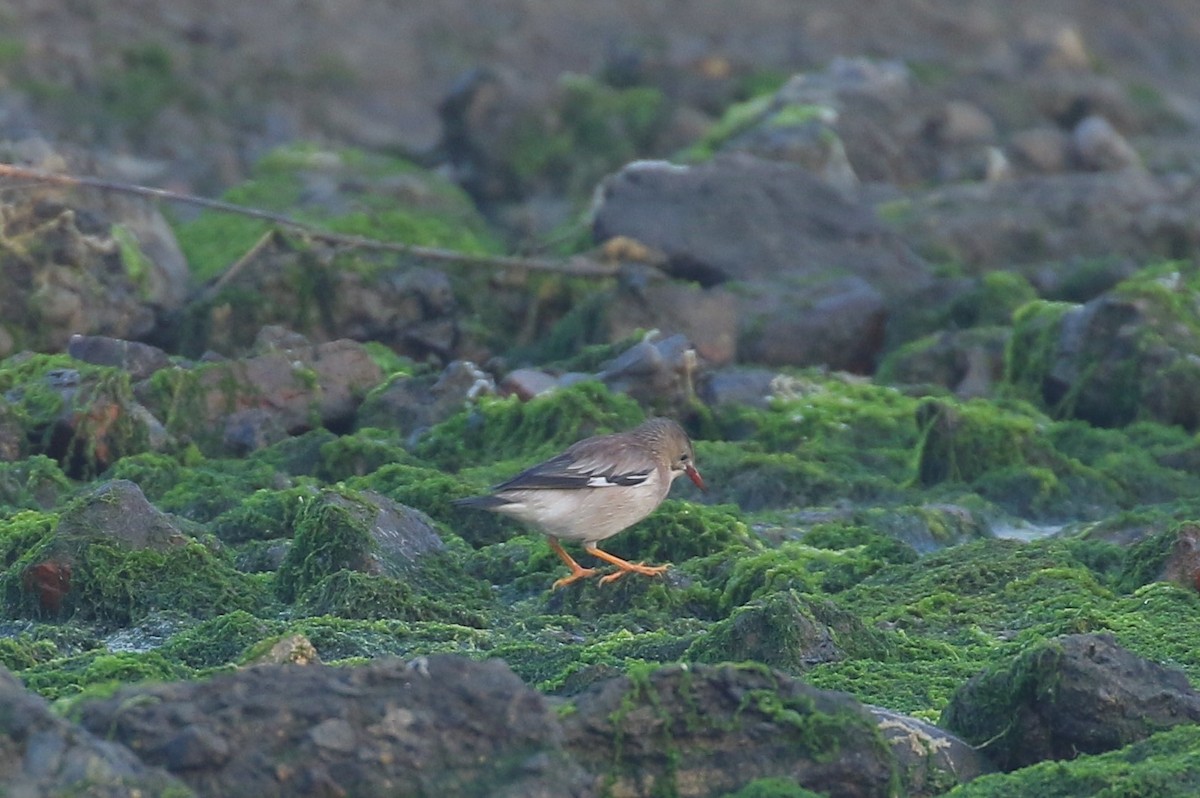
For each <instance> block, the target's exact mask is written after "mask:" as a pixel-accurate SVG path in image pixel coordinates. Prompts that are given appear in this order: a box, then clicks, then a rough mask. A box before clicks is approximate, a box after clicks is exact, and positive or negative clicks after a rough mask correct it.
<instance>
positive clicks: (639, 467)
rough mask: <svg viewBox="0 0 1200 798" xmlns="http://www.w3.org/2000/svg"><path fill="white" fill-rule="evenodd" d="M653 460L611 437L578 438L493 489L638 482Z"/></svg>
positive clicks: (647, 473)
mask: <svg viewBox="0 0 1200 798" xmlns="http://www.w3.org/2000/svg"><path fill="white" fill-rule="evenodd" d="M655 467H656V464H655V462H654V460H653V459H652V458H651V457H648V456H647V455H646V453H645V452H644V451H643V450H641V449H639V448H637V447H633V446H613V445H612V443H611V440H607V441H606V440H604V439H600V440H595V439H590V440H585V441H580V442H579V443H577V444H575V445H574V446H572V447H571V448H569V449H567V450H566V451H565V452H563V453H562V454H560V455H557V456H556V457H552V458H550V459H549V460H547V461H545V462H544V463H538V464H537V465H535V466H533V467H532V468H529V469H526V470H525V471H522V472H521V473H520V474H517V475H516V476H515V477H513V478H512V479H510V480H508V481H507V482H503V483H501V484H499V485H497V486H496V487H495V488H493V490H495V491H504V490H572V489H583V488H605V487H622V486H624V487H629V486H632V485H640V484H642V483H643V482H645V481H646V480H647V479H649V478H650V475H651V474H652V473H654V469H655Z"/></svg>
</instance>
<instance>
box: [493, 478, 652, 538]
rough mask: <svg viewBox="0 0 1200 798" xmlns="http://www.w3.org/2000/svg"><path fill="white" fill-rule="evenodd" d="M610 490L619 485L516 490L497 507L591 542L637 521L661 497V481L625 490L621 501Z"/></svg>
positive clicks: (548, 529) (553, 531) (552, 532)
mask: <svg viewBox="0 0 1200 798" xmlns="http://www.w3.org/2000/svg"><path fill="white" fill-rule="evenodd" d="M609 490H618V489H617V488H611V489H597V490H589V491H578V490H526V491H512V492H511V493H509V494H507V495H506V496H505V498H506V499H509V500H510V501H511V502H512V503H511V504H508V505H506V506H504V507H498V508H496V509H497V511H498V512H502V513H504V514H506V515H511V516H513V517H514V518H517V519H519V520H521V521H525V522H526V523H528V524H531V525H533V526H536V527H538V528H539V529H540V530H541V531H543V532H545V533H547V534H549V535H553V536H554V537H556V538H560V539H562V540H573V541H580V542H582V543H585V544H587V543H595V542H597V541H601V540H604V539H605V538H610V537H612V536H613V535H615V534H617V533H618V532H620V531H621V530H622V529H625V528H626V527H628V526H632V525H633V524H636V523H637V522H638V521H641V520H642V519H643V518H645V517H646V516H647V515H649V514H650V512H651V511H652V510H653V509H654V508H655V507H657V506H658V504H659V502H660V501H661V494H660V491H659V487H658V486H657V485H645V486H640V487H639V488H637V489H633V490H629V489H626V490H623V491H621V493H620V494H619V496H620V499H621V500H620V501H614V499H616V498H617V496H616V495H608V493H609ZM581 494H583V495H581Z"/></svg>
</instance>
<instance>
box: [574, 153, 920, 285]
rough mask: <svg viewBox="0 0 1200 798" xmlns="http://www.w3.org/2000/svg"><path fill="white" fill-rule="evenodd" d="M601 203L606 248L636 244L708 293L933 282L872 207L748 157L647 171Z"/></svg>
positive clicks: (609, 188)
mask: <svg viewBox="0 0 1200 798" xmlns="http://www.w3.org/2000/svg"><path fill="white" fill-rule="evenodd" d="M598 197H599V202H598V204H597V206H596V208H595V220H594V227H593V234H594V236H595V238H596V240H597V241H600V242H603V241H606V240H608V239H609V238H612V237H614V236H627V237H629V238H633V239H636V240H638V241H640V242H642V243H643V244H646V245H647V246H651V247H654V248H656V249H658V250H661V251H662V252H664V253H665V254H666V256H667V262H666V264H665V267H664V268H665V271H666V272H667V273H669V274H671V275H672V276H675V277H679V278H682V279H687V280H694V281H696V282H699V283H700V284H701V285H715V284H718V283H722V282H726V281H729V280H741V281H764V280H767V281H771V280H785V279H786V280H794V281H798V280H806V281H810V282H815V281H820V280H828V279H831V276H832V274H833V273H836V274H838V275H839V276H841V275H844V274H845V272H846V270H847V269H851V270H852V271H853V273H854V274H856V275H858V276H859V277H861V278H862V279H863V280H866V281H867V282H869V283H870V284H872V285H874V286H875V287H876V288H878V289H879V290H881V291H885V292H894V291H903V290H905V289H909V288H911V287H912V286H913V284H914V283H918V284H919V283H921V282H924V281H925V280H927V279H928V274H927V272H926V267H925V265H924V264H923V263H922V262H921V261H920V259H919V258H917V257H916V256H915V255H913V254H912V252H911V251H910V250H909V249H908V247H907V245H906V244H905V243H904V241H903V240H902V239H900V237H899V236H897V235H895V234H894V233H892V232H891V231H890V230H889V229H888V228H887V227H885V226H884V225H882V224H881V223H880V222H879V221H878V220H877V219H876V218H875V216H874V214H873V213H872V212H871V210H870V209H869V208H868V207H866V206H864V205H860V204H857V203H854V202H852V201H848V200H847V199H846V198H845V197H843V196H842V195H841V194H840V193H839V192H837V191H835V190H834V189H832V188H830V187H829V186H828V185H826V184H825V183H823V182H822V181H820V180H818V179H817V178H815V177H813V176H812V175H811V174H810V173H809V172H808V171H807V170H805V169H803V168H801V167H798V166H795V165H792V164H783V163H772V162H767V161H761V160H758V159H755V158H749V157H746V156H728V157H720V158H717V159H716V160H714V161H713V162H711V163H706V164H702V165H700V166H695V167H679V166H674V165H670V164H666V163H660V162H640V163H635V164H631V165H629V166H627V167H625V168H624V169H622V170H621V171H620V172H618V173H617V174H615V175H613V176H611V177H609V178H608V179H607V180H605V181H604V183H603V184H602V185H601V187H600V189H599V192H598Z"/></svg>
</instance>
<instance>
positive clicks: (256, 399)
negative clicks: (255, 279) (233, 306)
mask: <svg viewBox="0 0 1200 798" xmlns="http://www.w3.org/2000/svg"><path fill="white" fill-rule="evenodd" d="M289 343H291V344H292V345H291V346H290V347H289V348H280V347H277V346H272V345H269V344H266V345H264V348H263V350H262V351H260V352H259V353H258V354H255V355H253V356H251V357H248V358H244V359H240V360H231V361H220V362H215V363H204V364H199V365H196V366H194V367H193V368H190V369H185V368H178V367H177V368H171V369H163V370H160V371H158V372H156V373H155V374H154V375H153V376H152V377H151V378H150V379H149V380H148V381H146V382H144V383H141V384H140V385H139V387H138V393H139V395H140V396H141V397H142V398H143V400H144V401H145V402H146V404H147V406H148V407H149V408H150V409H151V410H152V411H153V412H154V413H156V414H157V415H158V417H159V418H161V419H162V421H163V423H164V424H165V425H166V427H167V430H168V431H169V432H170V433H171V434H172V435H174V436H177V437H179V438H182V439H184V440H187V441H192V442H195V443H196V444H197V445H198V446H199V447H200V448H201V449H202V450H203V451H205V452H207V453H210V454H216V453H229V454H235V455H242V454H246V453H249V452H252V451H254V450H256V449H259V448H262V447H264V446H266V445H268V444H271V443H276V442H278V441H280V440H282V439H283V438H285V437H286V436H287V435H288V434H294V433H298V432H302V431H304V430H307V429H311V428H313V427H318V426H322V425H326V426H334V427H336V426H339V425H346V424H347V423H348V422H349V420H350V419H351V418H352V417H353V415H354V412H355V410H356V409H357V407H358V405H359V403H360V402H361V401H362V397H363V395H365V394H366V392H367V391H368V390H369V389H370V388H372V387H374V386H375V385H376V384H377V383H378V382H379V380H380V377H381V373H380V371H379V366H378V365H376V363H375V361H374V360H373V359H372V358H371V357H370V355H369V354H368V353H367V351H366V349H365V348H363V346H362V345H361V344H358V343H356V342H354V341H348V340H336V341H328V342H325V343H321V344H316V345H310V344H308V343H307V342H294V341H292V342H289Z"/></svg>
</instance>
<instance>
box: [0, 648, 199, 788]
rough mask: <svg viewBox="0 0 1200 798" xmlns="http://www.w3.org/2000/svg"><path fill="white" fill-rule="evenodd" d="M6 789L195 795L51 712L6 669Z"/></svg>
mask: <svg viewBox="0 0 1200 798" xmlns="http://www.w3.org/2000/svg"><path fill="white" fill-rule="evenodd" d="M0 717H2V718H4V722H3V724H0V792H3V793H4V794H5V795H10V796H14V798H16V796H21V797H22V798H42V797H43V796H44V797H45V798H50V797H51V796H60V795H85V794H86V795H89V796H96V797H97V798H128V796H131V795H139V794H140V795H168V794H169V795H178V796H180V798H186V796H189V795H192V794H193V793H192V791H191V789H190V788H188V787H186V786H185V785H184V784H183V783H182V782H181V781H179V780H178V779H176V778H174V777H173V776H171V775H169V774H168V773H167V772H166V771H164V770H163V769H161V768H158V767H155V766H152V765H147V764H145V763H143V762H142V761H141V760H140V759H138V757H136V756H134V754H133V753H132V752H131V751H130V750H129V749H128V748H125V747H124V746H121V745H118V744H116V743H113V742H106V741H105V740H103V739H102V738H101V737H100V736H97V735H93V734H91V733H90V732H87V731H84V730H83V729H81V728H80V727H78V726H76V725H74V724H72V723H69V722H68V721H66V720H64V719H63V718H62V717H60V716H58V715H56V714H55V713H54V712H52V711H51V710H50V707H49V706H48V705H47V704H46V702H45V701H43V700H42V699H41V698H39V697H37V696H35V695H34V694H32V693H30V692H27V691H26V690H25V689H24V688H22V687H21V685H20V683H19V682H18V681H17V680H16V679H15V678H13V676H12V675H11V674H9V672H8V671H7V670H5V669H4V668H3V667H0Z"/></svg>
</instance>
